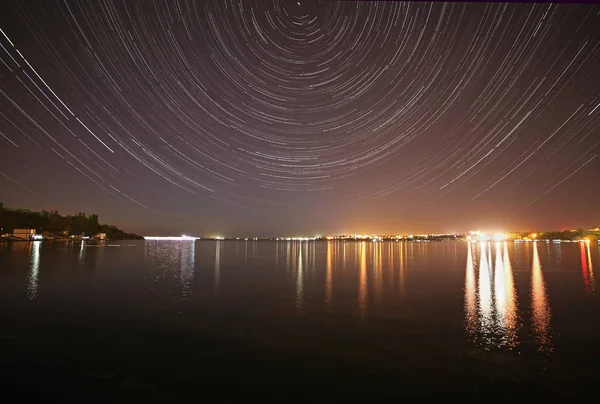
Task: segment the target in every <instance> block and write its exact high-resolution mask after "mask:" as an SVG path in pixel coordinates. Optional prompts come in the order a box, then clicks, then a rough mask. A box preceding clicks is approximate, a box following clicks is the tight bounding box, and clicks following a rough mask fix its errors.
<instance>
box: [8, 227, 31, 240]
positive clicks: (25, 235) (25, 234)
mask: <svg viewBox="0 0 600 404" xmlns="http://www.w3.org/2000/svg"><path fill="white" fill-rule="evenodd" d="M33 236H35V229H14V230H13V237H15V238H20V239H23V240H31V239H32V238H33Z"/></svg>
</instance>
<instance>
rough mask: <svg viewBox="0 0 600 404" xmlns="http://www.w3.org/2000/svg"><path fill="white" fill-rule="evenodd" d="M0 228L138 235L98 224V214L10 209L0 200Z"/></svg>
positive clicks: (114, 236)
mask: <svg viewBox="0 0 600 404" xmlns="http://www.w3.org/2000/svg"><path fill="white" fill-rule="evenodd" d="M0 228H2V233H12V232H13V230H14V229H35V230H36V232H37V233H42V232H51V233H53V234H54V235H62V236H72V235H75V236H95V235H96V234H98V233H106V235H107V237H108V238H110V239H111V240H120V239H141V238H142V237H140V236H138V235H137V234H133V233H126V232H124V231H123V230H121V229H119V228H117V227H116V226H113V225H108V224H100V222H99V221H98V215H97V214H85V213H83V212H78V213H76V214H75V215H67V216H63V215H61V214H59V213H58V211H57V210H54V211H47V210H42V211H41V212H34V211H31V210H28V209H10V208H6V207H5V206H4V203H3V202H2V201H0Z"/></svg>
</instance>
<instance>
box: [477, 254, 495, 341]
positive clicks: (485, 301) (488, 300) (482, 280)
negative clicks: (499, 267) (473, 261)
mask: <svg viewBox="0 0 600 404" xmlns="http://www.w3.org/2000/svg"><path fill="white" fill-rule="evenodd" d="M487 249H488V243H482V244H481V260H480V262H479V326H480V330H481V333H482V336H484V338H485V339H486V342H488V343H489V342H491V341H489V338H490V335H491V334H492V331H493V330H492V325H493V323H492V287H491V281H492V279H491V277H490V265H489V262H488V258H487V251H486V250H487Z"/></svg>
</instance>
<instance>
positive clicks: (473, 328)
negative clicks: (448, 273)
mask: <svg viewBox="0 0 600 404" xmlns="http://www.w3.org/2000/svg"><path fill="white" fill-rule="evenodd" d="M465 316H466V327H467V333H468V334H469V335H470V336H471V337H474V336H475V335H476V333H477V285H476V281H475V267H474V265H473V253H472V248H471V242H470V241H469V245H468V252H467V269H466V274H465Z"/></svg>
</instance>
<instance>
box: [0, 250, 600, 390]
mask: <svg viewBox="0 0 600 404" xmlns="http://www.w3.org/2000/svg"><path fill="white" fill-rule="evenodd" d="M595 268H600V260H599V247H598V245H597V244H593V243H592V244H587V243H563V244H560V243H558V244H556V243H545V242H538V243H512V242H508V243H505V242H502V243H495V242H492V243H472V244H470V243H467V242H456V243H433V242H432V243H417V242H409V243H406V242H379V243H372V242H313V241H303V242H297V241H295V242H294V241H291V242H287V241H284V242H265V241H262V242H261V241H219V242H211V241H197V242H195V243H194V242H190V241H175V242H165V241H149V242H145V241H141V242H130V241H128V242H120V243H112V242H111V243H108V244H104V245H91V244H87V243H85V242H84V243H83V244H74V243H45V242H44V243H42V242H33V243H12V244H9V243H3V244H0V355H1V356H0V366H1V367H2V374H1V377H0V380H1V383H2V385H3V386H2V388H3V395H4V397H8V396H7V394H9V393H14V392H20V393H21V394H22V395H19V396H18V397H21V398H23V399H25V398H26V399H27V400H33V401H37V400H44V401H48V402H51V401H56V400H57V399H73V400H77V401H79V402H91V401H97V402H117V401H125V402H132V401H141V400H145V401H163V402H171V401H174V400H175V401H177V402H239V401H247V400H251V399H252V400H257V399H258V400H261V401H279V402H281V401H296V402H297V401H305V402H344V401H354V400H367V401H376V400H389V401H392V400H394V401H396V400H397V399H401V398H402V397H411V396H415V395H419V396H421V397H428V396H437V397H446V398H447V397H450V396H457V397H460V398H461V399H463V400H464V399H469V398H484V399H485V398H488V399H489V398H491V399H493V398H498V397H505V398H510V399H520V398H523V397H529V398H532V399H541V398H556V397H584V396H587V397H589V398H590V399H595V398H596V397H597V395H598V388H597V382H598V380H599V377H600V306H599V303H600V300H599V299H598V293H600V291H596V280H595V276H594V269H595ZM15 397H16V396H15Z"/></svg>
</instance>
